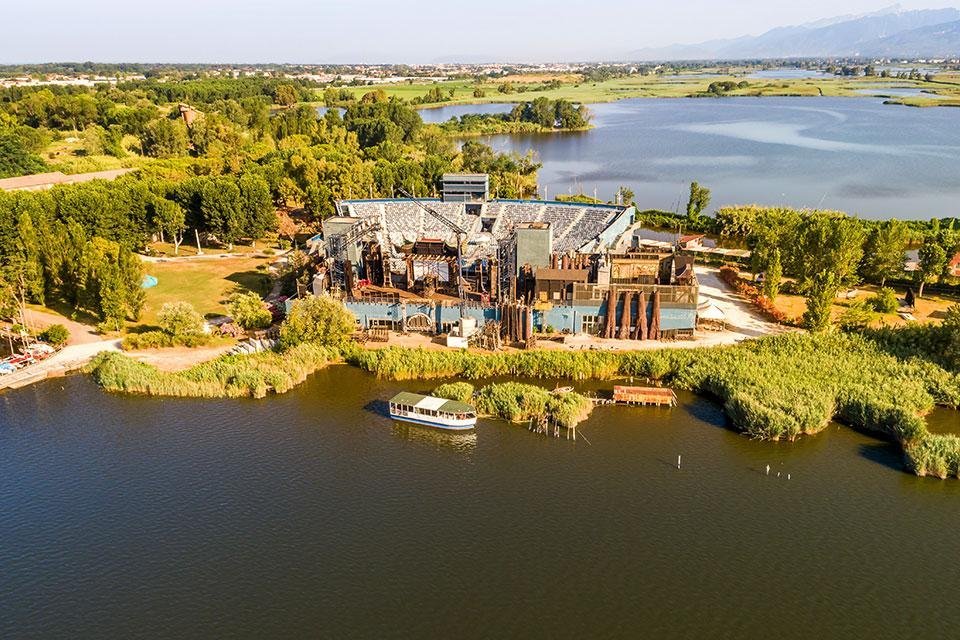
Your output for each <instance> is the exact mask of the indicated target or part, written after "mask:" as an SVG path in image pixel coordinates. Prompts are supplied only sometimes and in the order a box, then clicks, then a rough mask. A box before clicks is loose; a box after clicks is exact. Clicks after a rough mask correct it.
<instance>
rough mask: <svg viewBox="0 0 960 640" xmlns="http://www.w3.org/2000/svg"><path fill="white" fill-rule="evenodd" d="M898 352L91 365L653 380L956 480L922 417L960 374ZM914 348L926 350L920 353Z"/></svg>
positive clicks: (500, 406)
mask: <svg viewBox="0 0 960 640" xmlns="http://www.w3.org/2000/svg"><path fill="white" fill-rule="evenodd" d="M909 337H910V336H905V337H904V338H897V342H896V344H897V345H898V350H897V351H896V355H894V353H891V351H892V350H891V349H890V346H889V343H890V342H891V341H893V340H894V338H889V337H888V338H887V340H886V341H885V342H886V343H887V344H880V343H879V341H877V340H876V339H875V338H873V339H871V338H865V337H863V336H859V335H850V334H837V333H827V334H815V335H814V334H806V333H793V334H787V335H782V336H772V337H767V338H762V339H759V340H752V341H748V342H744V343H741V344H738V345H732V346H727V347H714V348H701V349H663V350H655V351H635V352H613V351H590V352H584V351H580V352H561V351H522V352H510V353H496V354H484V353H473V352H467V351H437V350H425V349H404V348H399V347H390V348H387V349H380V350H365V349H362V348H360V347H357V346H355V345H349V344H348V345H345V346H343V347H341V348H340V349H339V350H338V349H334V348H329V347H320V346H316V345H311V344H303V345H300V346H297V347H294V348H291V349H289V350H287V351H286V352H283V353H274V352H268V353H260V354H254V355H249V356H224V357H221V358H218V359H216V360H213V361H211V362H208V363H204V364H201V365H197V366H195V367H193V368H191V369H188V370H186V371H182V372H177V373H165V372H161V371H158V370H157V369H156V368H154V367H151V366H148V365H144V364H141V363H138V362H136V361H135V360H132V359H130V358H128V357H126V356H124V355H122V354H117V353H111V354H101V355H100V356H98V357H97V358H96V359H95V360H94V362H93V363H92V365H91V371H92V372H93V374H94V376H95V377H96V379H97V382H98V383H99V384H100V385H101V386H102V387H103V388H104V389H107V390H110V391H126V392H131V393H143V394H149V395H167V396H190V397H253V398H262V397H264V396H266V395H267V394H269V393H284V392H286V391H288V390H289V389H291V388H292V387H294V386H295V385H297V384H299V383H300V382H302V381H303V380H304V379H305V378H306V377H307V376H308V375H309V374H310V373H312V372H314V371H316V370H317V369H319V368H320V367H323V366H325V365H326V364H328V363H330V362H333V361H338V360H343V359H345V360H346V361H347V362H349V363H351V364H353V365H355V366H358V367H361V368H363V369H364V370H366V371H369V372H372V373H374V374H376V375H377V376H379V377H381V378H386V379H391V380H422V379H437V378H462V379H465V380H482V379H489V378H502V377H519V378H533V379H551V380H556V379H566V380H587V379H594V380H609V379H613V378H618V377H639V378H649V379H652V380H657V381H660V382H662V383H664V384H669V385H672V386H674V387H677V388H681V389H687V390H690V391H693V392H695V393H698V394H701V395H705V396H708V397H712V398H714V399H716V400H717V401H718V402H720V403H721V404H722V405H723V407H724V409H725V411H726V413H727V415H728V416H729V417H730V420H731V422H732V423H733V425H734V426H735V427H736V428H737V429H739V430H741V431H743V432H744V433H746V434H747V435H749V436H751V437H754V438H758V439H763V440H780V439H789V440H793V439H796V438H798V437H800V436H802V435H806V434H815V433H818V432H820V431H822V430H823V429H824V428H825V427H826V426H827V424H829V422H830V421H831V420H834V419H836V420H840V421H841V422H844V423H846V424H848V425H850V426H851V427H853V428H856V429H858V430H862V431H867V432H872V433H874V434H877V435H879V436H881V437H884V438H888V439H890V440H893V441H896V442H899V443H900V444H901V445H902V447H903V449H904V452H905V455H906V458H907V464H908V466H909V467H910V468H911V469H912V470H913V471H914V472H916V473H917V474H919V475H936V476H940V477H944V476H946V475H960V462H958V461H960V438H957V437H954V436H944V435H935V434H931V433H930V432H929V431H928V430H927V428H926V423H925V420H924V415H925V414H926V413H927V412H928V411H930V409H932V408H933V406H934V405H935V404H940V405H944V406H948V407H953V408H957V407H958V406H960V375H958V374H957V373H953V372H950V371H947V370H945V369H943V368H942V367H941V366H939V365H938V364H935V363H933V362H931V361H930V360H928V359H925V358H922V357H916V356H917V354H913V355H911V354H910V350H909V349H907V348H906V347H903V344H905V343H907V342H908V340H907V338H909ZM921 355H922V354H921ZM436 393H437V394H438V395H442V396H443V397H450V398H453V399H457V400H463V399H465V398H473V399H474V402H475V403H476V405H477V408H478V410H480V411H481V412H484V413H489V414H490V415H496V416H499V417H502V418H505V419H507V420H528V419H530V418H540V417H542V416H544V415H549V416H550V417H551V419H552V420H554V421H555V422H557V423H559V424H561V425H562V426H570V425H573V424H576V422H578V421H579V420H582V419H583V418H584V417H585V416H586V415H587V413H588V412H589V410H590V407H591V406H592V405H590V403H589V401H587V400H586V399H584V398H583V397H582V396H579V395H578V394H565V395H554V394H551V393H549V392H547V391H546V390H544V389H541V388H539V387H536V386H532V385H523V384H520V383H516V382H507V383H498V384H491V385H487V386H485V387H483V388H482V389H480V390H479V391H475V389H474V387H473V385H471V384H469V383H466V382H459V383H453V384H447V385H441V387H439V388H438V390H437V392H436Z"/></svg>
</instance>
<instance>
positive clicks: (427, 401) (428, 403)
mask: <svg viewBox="0 0 960 640" xmlns="http://www.w3.org/2000/svg"><path fill="white" fill-rule="evenodd" d="M446 403H447V401H446V399H444V398H433V397H430V396H428V397H426V398H424V399H423V400H421V401H420V402H418V403H417V404H415V405H413V406H414V407H416V408H417V409H426V410H427V411H436V410H438V409H439V408H440V407H442V406H443V405H445V404H446Z"/></svg>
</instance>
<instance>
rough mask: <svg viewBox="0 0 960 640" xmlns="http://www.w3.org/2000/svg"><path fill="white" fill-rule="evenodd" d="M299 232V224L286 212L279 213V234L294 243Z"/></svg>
mask: <svg viewBox="0 0 960 640" xmlns="http://www.w3.org/2000/svg"><path fill="white" fill-rule="evenodd" d="M297 231H298V227H297V223H296V222H295V221H294V219H293V218H291V217H290V216H289V215H288V214H287V213H285V212H278V213H277V234H278V235H279V236H280V237H281V238H287V239H288V240H290V242H293V239H294V237H296V235H297Z"/></svg>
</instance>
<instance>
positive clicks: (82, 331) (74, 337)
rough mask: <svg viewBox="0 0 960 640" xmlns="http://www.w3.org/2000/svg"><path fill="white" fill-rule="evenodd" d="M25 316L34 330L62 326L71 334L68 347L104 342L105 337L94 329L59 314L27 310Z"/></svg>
mask: <svg viewBox="0 0 960 640" xmlns="http://www.w3.org/2000/svg"><path fill="white" fill-rule="evenodd" d="M24 316H26V318H25V319H26V321H27V326H29V327H30V328H31V329H34V330H38V329H46V328H47V327H49V326H50V325H52V324H62V325H63V326H65V327H66V328H67V330H68V331H69V332H70V339H69V340H67V344H68V345H74V344H90V343H93V342H103V336H101V335H100V334H98V333H97V330H96V329H95V328H94V327H91V326H90V325H88V324H83V323H82V322H76V321H75V320H71V319H70V318H67V317H66V316H62V315H60V314H59V313H53V312H52V311H37V310H36V309H26V310H25V311H24Z"/></svg>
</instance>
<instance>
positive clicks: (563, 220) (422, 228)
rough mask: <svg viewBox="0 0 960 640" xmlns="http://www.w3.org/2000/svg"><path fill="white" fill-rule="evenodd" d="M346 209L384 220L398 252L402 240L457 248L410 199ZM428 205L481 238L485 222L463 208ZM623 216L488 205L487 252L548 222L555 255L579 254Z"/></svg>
mask: <svg viewBox="0 0 960 640" xmlns="http://www.w3.org/2000/svg"><path fill="white" fill-rule="evenodd" d="M344 204H345V205H346V208H347V210H348V211H349V213H350V215H351V216H355V217H359V218H376V219H377V220H379V222H380V224H381V226H382V227H383V229H384V230H385V234H384V235H383V237H382V238H381V241H384V240H386V241H389V242H390V243H391V244H392V245H393V246H394V247H397V246H398V240H400V239H402V240H403V241H405V242H411V241H412V240H415V239H417V238H424V237H428V238H440V239H443V240H444V241H445V242H447V243H448V244H454V243H455V240H456V234H454V233H453V231H451V230H450V229H449V228H448V227H447V226H446V225H444V224H443V223H441V222H440V221H439V220H436V219H435V218H433V217H432V216H430V215H428V214H427V213H426V212H425V211H423V209H421V208H420V207H419V206H417V204H416V203H414V202H411V201H409V200H400V199H398V200H371V201H364V200H351V201H346V202H345V203H344ZM426 204H427V205H428V206H430V207H432V208H433V209H434V210H435V211H437V213H439V214H441V215H442V216H444V217H446V218H447V219H448V220H451V221H452V222H454V223H456V224H457V225H459V226H461V227H462V228H464V229H466V230H467V231H468V232H469V233H470V234H471V236H472V235H474V234H479V233H480V228H481V221H480V217H479V216H476V215H467V213H466V209H465V207H464V206H463V204H462V203H459V202H441V201H438V200H428V201H426ZM618 211H619V210H618V209H615V208H613V207H602V206H593V205H585V204H578V203H557V202H539V201H529V202H517V201H513V200H510V201H507V200H503V201H498V200H492V201H489V202H487V203H485V204H484V206H483V215H484V216H487V217H495V218H496V222H495V223H494V225H493V227H492V230H491V235H492V238H493V241H492V242H491V246H490V247H487V248H486V249H487V250H492V251H495V250H496V247H495V246H494V245H495V243H496V242H498V241H502V240H504V239H505V238H507V237H509V235H510V234H511V233H512V231H513V228H514V227H515V226H516V225H517V224H519V223H521V222H549V223H550V225H551V226H552V228H553V244H554V246H553V250H554V251H558V252H567V251H574V250H576V249H578V248H580V247H581V246H583V245H584V244H586V243H587V242H589V241H591V240H594V239H595V238H596V237H597V236H598V235H600V233H602V232H603V230H604V229H606V228H607V226H608V225H609V224H610V223H611V222H612V220H613V218H614V217H615V216H616V215H617V213H618Z"/></svg>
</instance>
